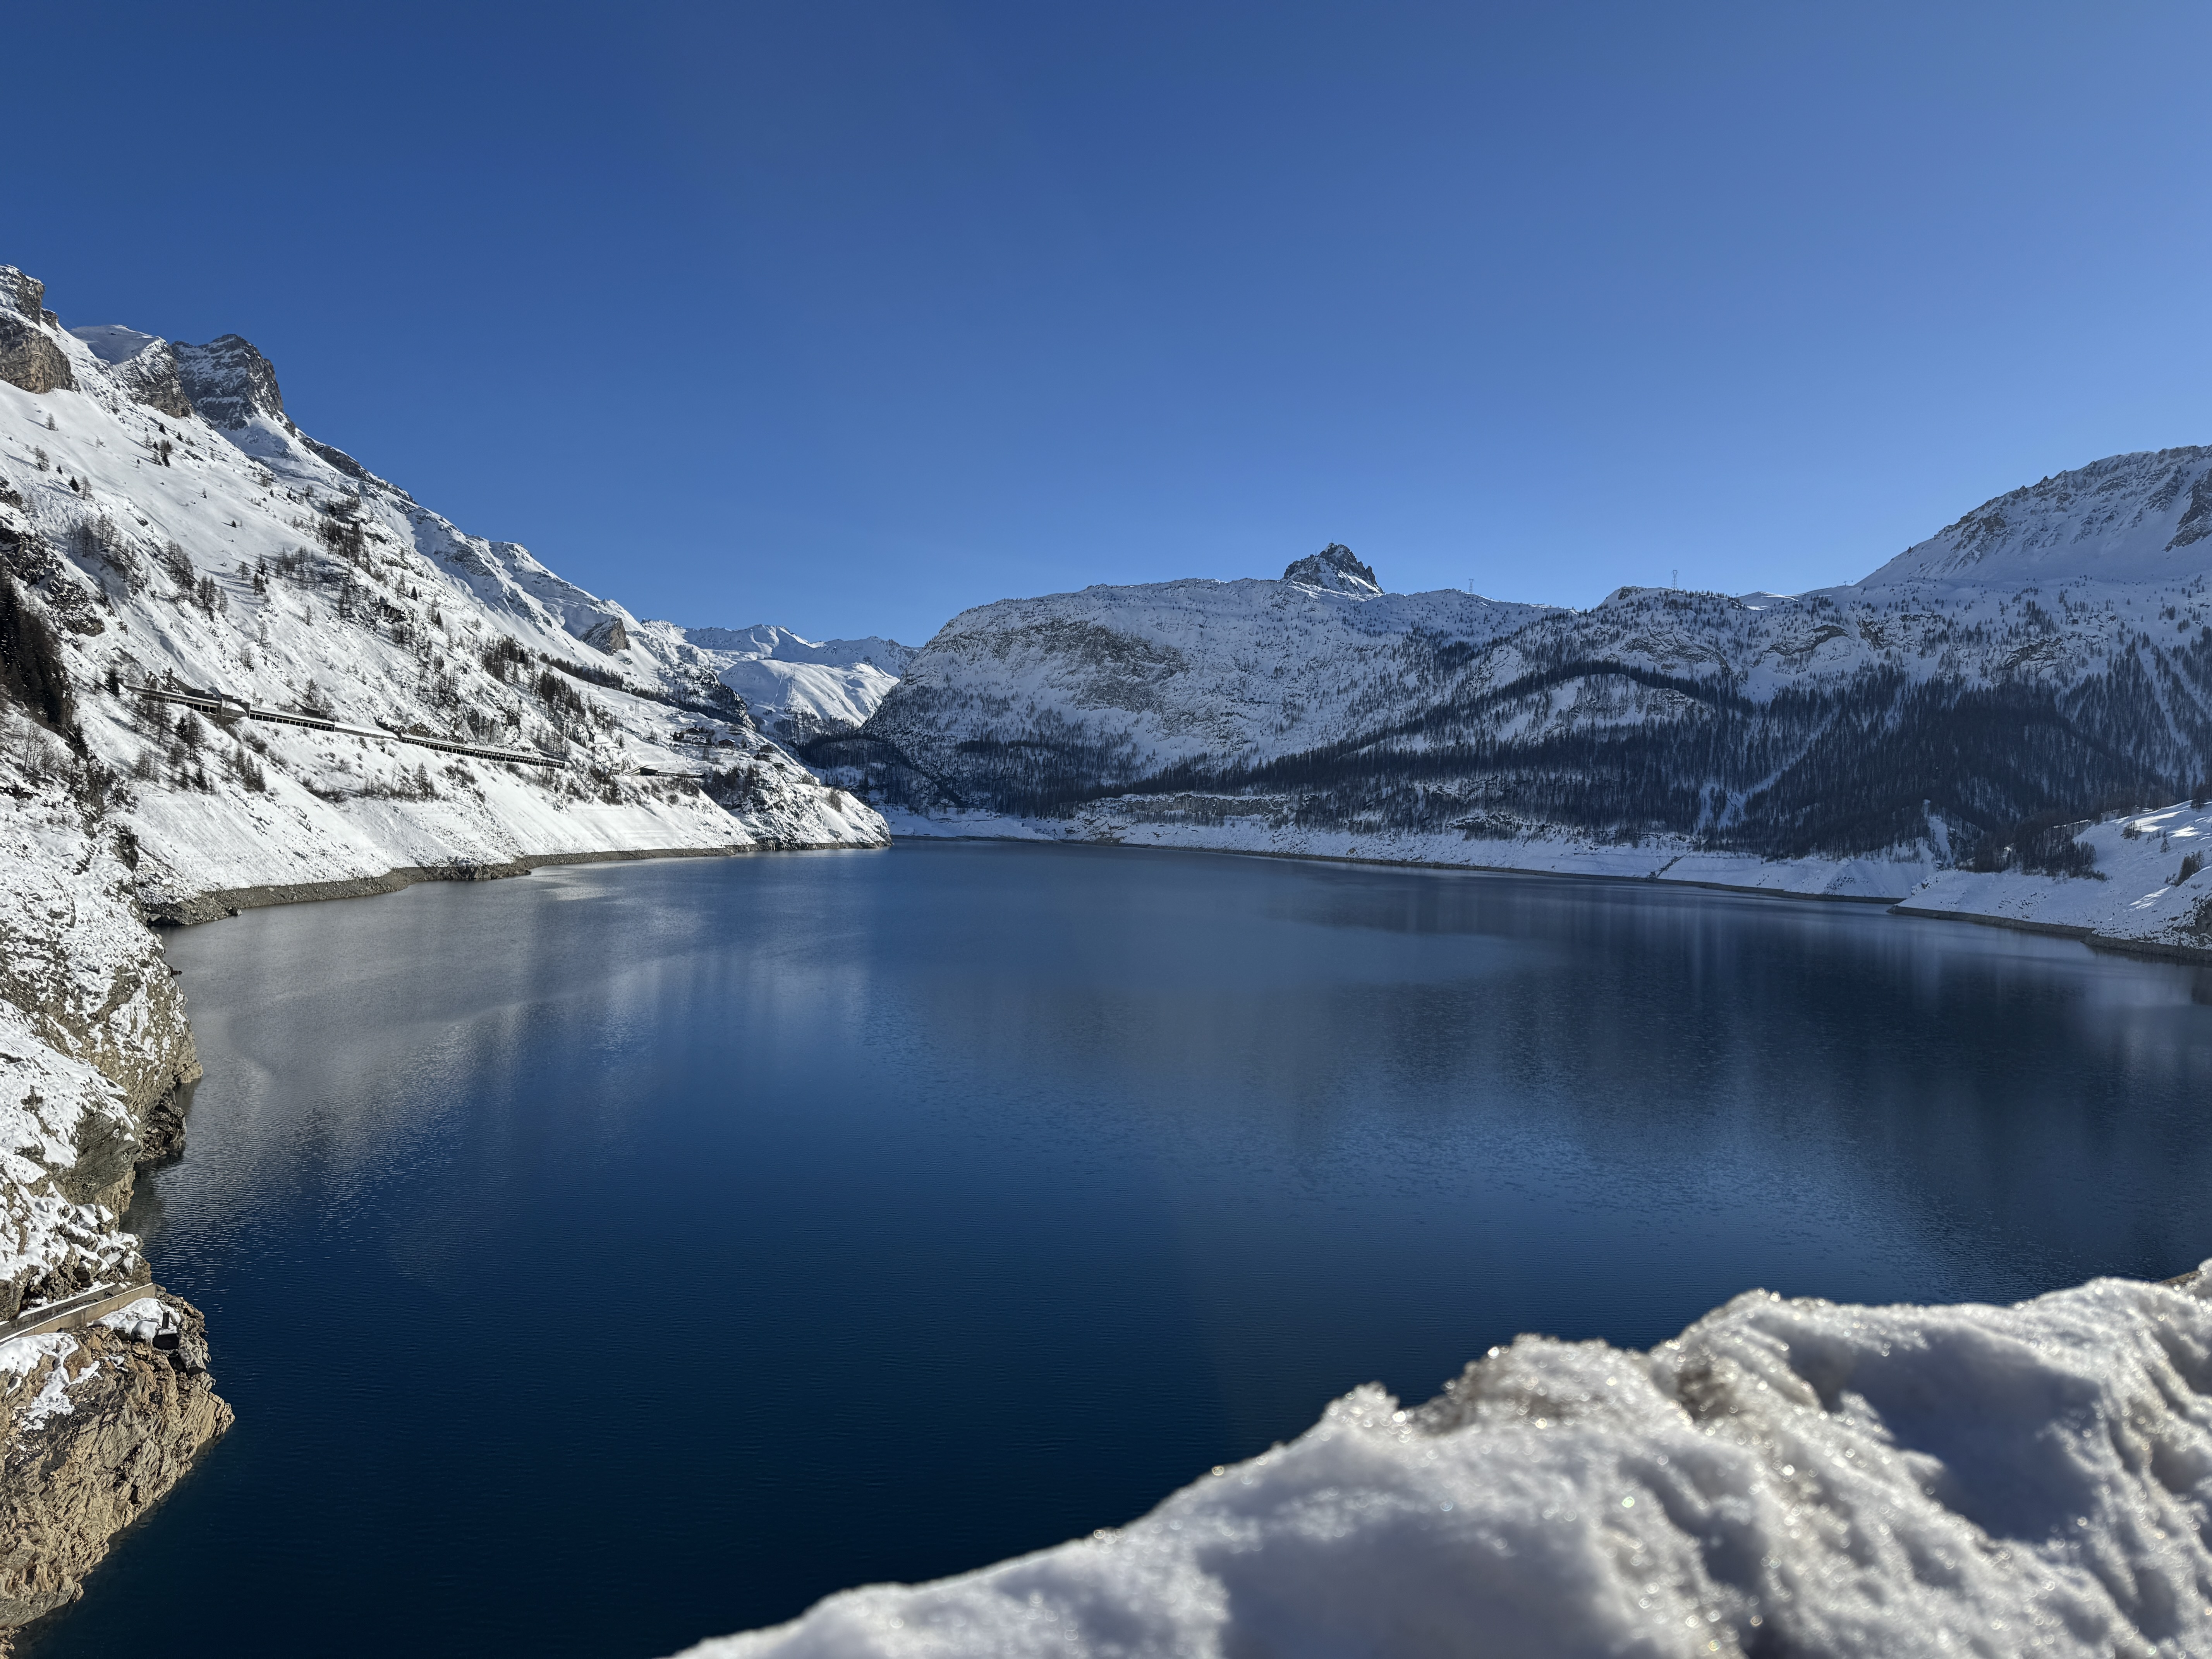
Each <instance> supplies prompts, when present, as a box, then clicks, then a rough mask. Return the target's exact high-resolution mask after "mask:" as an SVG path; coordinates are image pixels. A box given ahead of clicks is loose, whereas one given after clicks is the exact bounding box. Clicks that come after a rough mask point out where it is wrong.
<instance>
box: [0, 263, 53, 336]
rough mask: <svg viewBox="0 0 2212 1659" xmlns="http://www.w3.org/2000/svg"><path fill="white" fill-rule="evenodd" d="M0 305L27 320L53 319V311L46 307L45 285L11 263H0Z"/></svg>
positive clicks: (35, 321)
mask: <svg viewBox="0 0 2212 1659" xmlns="http://www.w3.org/2000/svg"><path fill="white" fill-rule="evenodd" d="M0 306H5V307H7V308H8V309H9V310H10V311H12V312H14V313H15V314H16V315H17V316H19V317H21V318H23V319H26V320H27V321H29V322H33V323H52V321H53V320H54V313H52V312H51V311H48V310H47V309H46V284H45V283H42V282H40V280H39V279H38V278H37V277H35V276H26V275H24V273H23V272H21V271H20V270H16V269H15V266H13V265H0Z"/></svg>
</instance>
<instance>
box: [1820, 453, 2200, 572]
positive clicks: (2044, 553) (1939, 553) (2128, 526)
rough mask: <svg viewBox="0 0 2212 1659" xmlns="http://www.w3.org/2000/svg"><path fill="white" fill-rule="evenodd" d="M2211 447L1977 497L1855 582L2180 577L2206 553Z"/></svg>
mask: <svg viewBox="0 0 2212 1659" xmlns="http://www.w3.org/2000/svg"><path fill="white" fill-rule="evenodd" d="M2208 535H2212V448H2207V447H2191V448H2184V449H2156V450H2140V451H2137V452H2136V453H2133V454H2129V455H2112V456H2108V457H2106V459H2103V460H2101V461H2094V462H2092V463H2091V464H2090V465H2087V466H2083V467H2077V468H2075V470H2074V471H2071V472H2061V473H2059V474H2057V476H2055V477H2048V478H2045V479H2044V480H2043V481H2042V482H2041V483H2033V484H2027V485H2024V486H2022V487H2021V489H2015V490H2011V491H2009V492H2008V493H2007V494H2005V495H1999V496H1997V497H1996V499H1995V500H1993V501H1984V502H1983V503H1982V504H1981V505H1980V506H1979V507H1976V508H1975V509H1974V510H1973V511H1972V512H1971V513H1967V514H1966V516H1965V517H1963V518H1961V519H1960V520H1958V522H1957V523H1955V524H1953V525H1949V526H1946V527H1945V528H1944V529H1942V531H1939V532H1937V533H1936V534H1935V535H1933V536H1931V537H1929V538H1928V539H1927V540H1926V541H1924V542H1921V543H1918V544H1916V545H1914V546H1912V547H1909V548H1907V549H1905V551H1904V552H1902V553H1900V554H1899V555H1898V556H1896V557H1895V558H1893V559H1892V560H1891V561H1890V562H1888V563H1887V564H1885V565H1883V566H1882V567H1881V569H1879V570H1877V571H1875V573H1874V574H1872V575H1870V576H1869V577H1867V578H1866V579H1865V580H1863V581H1862V582H1860V583H1859V584H1858V586H1861V587H1862V588H1887V587H1897V586H1903V585H1904V584H1906V583H1910V582H1924V583H1939V584H1943V585H1947V586H1967V585H1973V586H2015V587H2023V586H2030V585H2032V584H2035V583H2052V582H2058V581H2067V580H2074V581H2092V582H2161V583H2181V582H2186V581H2188V580H2191V579H2192V578H2194V577H2196V576H2198V575H2200V574H2203V572H2204V571H2205V569H2206V568H2207V566H2208V564H2212V559H2208V557H2207V550H2206V549H2205V548H2204V547H2203V546H2200V545H2199V544H2200V543H2202V542H2203V540H2204V538H2206V537H2207V536H2208Z"/></svg>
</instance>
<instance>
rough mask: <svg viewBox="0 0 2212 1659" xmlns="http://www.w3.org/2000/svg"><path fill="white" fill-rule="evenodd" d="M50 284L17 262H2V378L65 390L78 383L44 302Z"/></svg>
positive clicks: (31, 387) (28, 387)
mask: <svg viewBox="0 0 2212 1659" xmlns="http://www.w3.org/2000/svg"><path fill="white" fill-rule="evenodd" d="M45 298H46V284H45V283H42V282H40V281H39V279H38V278H37V277H35V276H25V275H24V274H23V273H22V272H21V271H20V270H16V269H15V266H13V265H0V380H5V381H7V382H8V383H9V385H10V386H21V387H22V388H23V390H24V391H26V392H64V391H67V390H69V389H70V388H71V387H73V386H76V376H75V375H74V374H71V373H70V362H69V356H68V354H66V353H65V352H64V351H63V349H61V347H60V345H59V344H58V343H56V342H55V340H54V338H53V336H52V313H51V312H49V311H47V310H46V309H45V307H43V305H42V304H41V303H40V301H43V300H44V299H45Z"/></svg>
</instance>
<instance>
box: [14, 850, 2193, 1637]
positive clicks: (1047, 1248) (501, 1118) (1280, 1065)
mask: <svg viewBox="0 0 2212 1659" xmlns="http://www.w3.org/2000/svg"><path fill="white" fill-rule="evenodd" d="M169 954H170V958H171V961H172V962H173V963H174V964H176V965H177V966H179V967H181V968H182V969H184V970H185V979H184V981H183V984H184V986H185V989H186V991H187V992H188V994H189V997H190V1001H191V1017H192V1022H193V1027H194V1030H195V1032H196V1034H197V1039H198V1043H199V1048H200V1053H201V1056H202V1058H203V1060H204V1063H205V1065H206V1067H207V1077H206V1079H205V1081H204V1082H203V1083H202V1084H201V1085H199V1088H198V1091H197V1098H196V1100H195V1102H194V1103H193V1105H192V1109H191V1121H190V1143H189V1147H188V1150H187V1152H186V1153H185V1157H184V1158H183V1159H182V1161H181V1162H179V1163H177V1164H173V1165H172V1166H170V1167H168V1168H166V1169H163V1170H159V1171H157V1172H155V1173H154V1174H153V1175H152V1176H149V1178H147V1179H145V1180H143V1182H141V1184H140V1188H139V1197H138V1199H137V1202H136V1204H135V1206H134V1208H133V1210H132V1212H131V1218H130V1220H131V1225H133V1226H134V1227H136V1228H137V1230H139V1231H142V1232H143V1234H144V1236H145V1238H146V1243H147V1249H148V1253H149V1255H150V1257H151V1259H152V1260H153V1261H154V1264H155V1273H156V1277H157V1279H159V1281H160V1282H161V1284H163V1285H166V1286H167V1287H168V1288H170V1289H172V1290H173V1291H177V1292H179V1294H181V1295H183V1296H185V1297H187V1298H189V1299H191V1301H193V1302H195V1303H197V1304H199V1305H200V1306H201V1307H202V1308H203V1309H204V1310H205V1311H206V1313H207V1315H208V1319H209V1334H210V1341H211V1344H212V1347H213V1352H214V1369H215V1372H216V1379H217V1385H218V1388H219V1390H220V1392H221V1393H222V1395H224V1396H225V1397H226V1398H227V1399H228V1400H229V1401H230V1402H231V1403H232V1404H233V1405H234V1407H236V1410H237V1413H238V1420H237V1425H236V1426H235V1427H234V1429H233V1430H232V1431H231V1432H230V1433H229V1434H228V1437H225V1438H224V1439H223V1440H222V1441H221V1442H219V1443H217V1444H216V1446H215V1447H214V1449H212V1450H211V1451H210V1453H209V1454H208V1455H207V1456H206V1457H205V1458H204V1460H203V1462H202V1463H201V1464H200V1466H199V1467H198V1468H197V1469H196V1470H195V1471H194V1472H193V1473H192V1474H191V1475H190V1476H189V1477H187V1479H186V1480H185V1482H184V1483H183V1484H182V1486H179V1488H178V1490H177V1491H176V1492H175V1493H174V1494H173V1495H172V1496H171V1497H170V1498H168V1499H167V1501H166V1502H164V1503H163V1504H161V1505H160V1506H159V1508H158V1509H156V1510H155V1511H154V1512H153V1513H152V1514H151V1515H150V1516H149V1517H148V1518H147V1519H146V1520H145V1521H144V1522H142V1523H141V1524H140V1525H138V1526H137V1527H135V1528H132V1529H131V1531H130V1532H128V1533H126V1534H124V1535H123V1536H122V1537H121V1538H120V1539H119V1540H118V1543H117V1547H116V1548H115V1550H114V1553H113V1554H112V1556H111V1557H110V1558H109V1559H108V1561H107V1563H106V1565H104V1566H103V1567H101V1568H100V1571H98V1572H97V1573H96V1574H95V1575H94V1577H93V1579H92V1581H91V1583H90V1585H89V1588H88V1595H87V1596H86V1598H85V1599H84V1600H83V1601H81V1602H80V1603H78V1604H77V1605H76V1607H73V1608H70V1609H69V1610H68V1611H66V1612H64V1613H62V1614H60V1615H58V1617H56V1618H54V1619H52V1620H49V1621H48V1622H47V1623H46V1625H44V1626H40V1627H36V1628H34V1630H33V1632H32V1633H31V1634H30V1635H29V1636H28V1637H27V1638H26V1639H25V1641H24V1642H23V1643H22V1644H21V1651H22V1652H24V1653H25V1654H27V1655H29V1656H34V1659H79V1656H93V1655H112V1654H115V1653H120V1652H125V1651H134V1650H137V1649H139V1648H140V1647H142V1646H143V1645H144V1644H147V1643H149V1641H150V1642H155V1643H157V1644H158V1646H159V1648H160V1650H161V1652H162V1653H163V1654H164V1656H165V1659H197V1656H203V1655H204V1656H218V1655H220V1656H233V1655H236V1654H240V1653H246V1652H276V1651H292V1650H295V1649H298V1650H303V1651H304V1650H313V1652H315V1653H317V1654H318V1655H320V1656H325V1659H331V1656H349V1655H362V1656H368V1655H374V1656H378V1659H385V1656H388V1655H390V1654H392V1653H394V1652H470V1653H482V1654H516V1655H522V1654H529V1655H532V1656H568V1655H575V1656H585V1655H588V1656H593V1659H606V1656H611V1659H644V1656H649V1655H655V1654H665V1653H669V1652H672V1651H674V1650H678V1649H680V1648H682V1647H684V1646H685V1645H687V1644H690V1643H692V1642H694V1641H696V1640H698V1639H699V1638H702V1637H705V1636H708V1635H714V1634H720V1633H722V1632H729V1631H733V1630H738V1629H741V1628H744V1627H748V1626H757V1625H762V1624H767V1623H772V1622H775V1621H777V1620H783V1619H786V1618H789V1617H792V1616H793V1615H795V1614H797V1613H799V1612H800V1611H802V1610H803V1609H804V1608H805V1607H807V1606H808V1605H809V1604H810V1603H811V1602H812V1601H815V1600H817V1598H819V1597H820V1596H822V1595H825V1594H827V1593H829V1592H830V1591H833V1590H836V1589H841V1588H843V1587H845V1586H848V1585H854V1584H859V1583H868V1582H873V1581H880V1580H886V1579H898V1580H915V1579H923V1578H929V1577H937V1576H940V1575H944V1574H946V1573H951V1572H957V1571H962V1570H964V1569H967V1568H971V1567H977V1566H981V1565H986V1564H987V1563H990V1562H993V1561H995V1560H998V1559H1001V1558H1004V1557H1006V1556H1009V1555H1013V1554H1017V1553H1021V1552H1024V1551H1027V1550H1030V1549H1035V1548H1039V1547H1044V1546H1047V1545H1050V1544H1054V1543H1057V1542H1059V1541H1061V1540H1064V1539H1066V1538H1068V1537H1071V1536H1073V1535H1077V1534H1083V1533H1087V1532H1089V1531H1091V1529H1093V1528H1098V1527H1104V1526H1111V1525H1113V1524H1115V1523H1116V1522H1122V1521H1125V1520H1127V1519H1129V1518H1131V1517H1133V1516H1136V1515H1138V1514H1140V1513H1141V1512H1143V1511H1144V1510H1146V1509H1148V1508H1149V1507H1150V1506H1151V1505H1152V1504H1154V1503H1155V1502H1157V1501H1158V1499H1159V1498H1162V1497H1164V1496H1165V1495H1166V1494H1167V1493H1168V1492H1170V1491H1171V1490H1172V1489H1174V1488H1175V1487H1176V1486H1181V1485H1182V1484H1184V1483H1186V1482H1188V1481H1189V1480H1193V1479H1194V1478H1196V1477H1198V1476H1200V1475H1201V1474H1204V1473H1205V1472H1206V1469H1207V1468H1209V1467H1210V1466H1212V1465H1214V1464H1217V1463H1226V1462H1232V1461H1235V1460H1237V1459H1239V1458H1243V1457H1246V1456H1249V1455H1252V1454H1254V1453H1255V1452H1258V1451H1261V1450H1262V1449H1265V1448H1266V1447H1267V1446H1268V1445H1269V1444H1270V1443H1273V1442H1275V1441H1278V1440H1283V1439H1287V1438H1290V1437H1294V1436H1296V1435H1297V1434H1298V1433H1299V1432H1300V1431H1303V1430H1304V1428H1305V1427H1306V1426H1307V1425H1310V1423H1311V1422H1313V1420H1314V1419H1316V1416H1317V1415H1318V1414H1319V1413H1320V1411H1321V1409H1322V1406H1323V1405H1324V1404H1325V1403H1326V1402H1327V1401H1328V1400H1329V1399H1330V1398H1332V1397H1333V1396H1334V1395H1340V1394H1341V1393H1343V1392H1345V1391H1346V1389H1351V1388H1352V1387H1353V1386H1354V1385H1356V1384H1358V1383H1363V1382H1367V1381H1370V1380H1376V1379H1379V1380H1380V1381H1381V1382H1383V1383H1384V1384H1385V1385H1386V1386H1387V1387H1389V1389H1392V1390H1393V1391H1394V1392H1396V1393H1398V1394H1399V1395H1401V1396H1402V1397H1404V1398H1406V1399H1407V1400H1409V1401H1418V1400H1421V1399H1425V1398H1426V1397H1428V1396H1429V1395H1431V1394H1432V1393H1433V1392H1435V1390H1436V1389H1437V1387H1438V1386H1439V1385H1440V1384H1441V1383H1443V1381H1444V1380H1445V1379H1446V1378H1447V1377H1448V1376H1451V1375H1453V1374H1455V1372H1456V1371H1457V1370H1459V1369H1460V1368H1461V1366H1462V1365H1463V1364H1465V1363H1466V1362H1468V1360H1470V1359H1473V1358H1476V1357H1478V1356H1480V1354H1482V1352H1484V1351H1485V1349H1486V1348H1488V1347H1489V1346H1492V1345H1493V1344H1498V1343H1504V1342H1507V1341H1510V1340H1511V1339H1512V1337H1513V1336H1514V1335H1515V1334H1516V1333H1517V1332H1523V1331H1535V1332H1544V1333H1548V1334H1554V1335H1559V1336H1563V1337H1568V1338H1586V1337H1603V1338H1605V1339H1607V1340H1611V1341H1613V1342H1615V1343H1620V1344H1626V1345H1632V1346H1648V1345H1650V1344H1652V1343H1655V1342H1657V1341H1661V1340H1664V1339H1666V1338H1667V1337H1668V1336H1671V1335H1673V1334H1674V1333H1675V1332H1676V1331H1678V1330H1679V1329H1680V1328H1681V1327H1682V1326H1683V1325H1685V1324H1686V1323H1687V1322H1691V1321H1692V1320H1694V1319H1696V1318H1697V1317H1698V1316H1699V1315H1701V1314H1703V1313H1705V1311H1706V1310H1708V1309H1710V1308H1711V1307H1713V1306H1715V1305H1717V1304H1720V1303H1722V1302H1724V1301H1726V1300H1728V1299H1729V1297H1733V1296H1735V1295H1736V1294H1738V1293H1739V1292H1741V1291H1746V1290H1747V1289H1749V1288H1751V1287H1753V1286H1762V1287H1765V1288H1767V1289H1770V1290H1773V1291H1780V1292H1783V1293H1785V1294H1788V1295H1791V1296H1820V1297H1832V1298H1835V1299H1838V1300H1850V1301H1862V1302H1865V1301H1873V1302H1884V1301H1900V1300H1905V1301H1916V1302H1926V1301H1960V1300H1978V1301H1996V1302H2008V1301H2013V1300H2017V1299H2019V1298H2021V1297H2027V1296H2031V1295H2033V1294H2036V1293H2038V1292H2039V1291H2045V1290H2049V1289H2053V1288H2056V1287H2057V1286H2060V1285H2069V1284H2073V1283H2076V1282H2078V1281H2080V1280H2081V1279H2087V1278H2089V1277H2093V1276H2094V1275H2097V1274H2100V1273H2125V1274H2131V1275H2136V1276H2142V1277H2152V1278H2164V1277H2167V1276H2170V1275H2172V1274H2174V1273H2180V1272H2182V1271H2184V1270H2185V1269H2186V1268H2188V1267H2192V1266H2193V1265H2195V1264H2196V1263H2197V1261H2198V1260H2199V1259H2200V1258H2203V1257H2204V1256H2207V1255H2212V1200H2208V1197H2207V1194H2208V1193H2212V1114H2208V1113H2207V1112H2206V1110H2205V1109H2204V1106H2205V1103H2206V1101H2207V1098H2208V1095H2207V1090H2208V1085H2212V970H2203V969H2195V968H2191V967H2185V966H2179V965H2174V964H2170V963H2155V962H2146V961H2137V960H2131V959H2128V958H2124V957H2112V956H2100V955H2098V954H2095V953H2093V952H2092V951H2089V950H2088V949H2087V948H2086V947H2085V946H2082V945H2078V944H2075V943H2071V942H2069V941H2064V940H2058V939H2048V938H2042V937H2036V936H2031V935H2026V934H2021V933H2008V932H2002V931H1999V930H1996V929H1990V928H1982V927H1970V926H1966V925H1962V924H1958V923H1949V922H1938V921H1914V920H1907V919H1903V918H1899V917H1894V916H1892V915H1887V914H1886V913H1885V911H1884V910H1883V909H1882V908H1881V907H1879V906H1867V905H1853V904H1846V903H1820V902H1804V901H1790V900H1778V899H1771V898H1763V897H1753V896H1734V895H1729V894H1724V893H1716V892H1704V891H1695V890H1676V889H1668V888H1664V887H1659V886H1655V885H1652V884H1647V883H1627V882H1600V881H1581V880H1572V879H1563V878H1513V877H1499V876H1488V875H1477V874H1467V873H1450V872H1434V871H1418V870H1394V869H1384V868H1376V867H1366V866H1336V865H1328V864H1319V863H1299V862H1291V861H1286V860H1269V859H1259V858H1238V857H1228V856H1212V855H1206V854H1179V853H1163V852H1134V851H1124V850H1118V849H1111V848H1086V847H1053V846H1036V845H1018V844H990V843H980V842H951V843H939V844H931V843H919V844H917V843H905V842H902V843H901V844H900V845H899V846H897V847H896V848H894V849H893V850H892V851H890V852H889V853H873V854H854V853H845V854H782V855H774V856H764V857H757V858H745V859H732V860H668V861H664V862H658V863H649V864H640V865H628V866H579V867H569V868H565V869H561V870H557V871H545V872H539V873H538V874H537V875H535V876H532V877H530V878H526V879H520V880H513V881H504V882H497V883H491V884H477V885H430V886H419V887H415V888H412V889H410V890H406V891H404V892H402V893H398V894H396V895H392V896H387V897H381V898H375V899H368V900H357V901H351V902H343V903H338V904H315V905H300V906H295V907H291V908H282V909H270V910H260V911H253V912H249V913H247V914H246V915H240V916H238V917H236V918H234V919H232V920H229V921H222V922H218V923H215V924H212V925H210V926H206V927H198V928H194V929H191V930H188V931H185V932H183V933H177V934H174V935H173V936H172V939H171V943H170V951H169ZM156 1610H158V1611H156Z"/></svg>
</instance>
